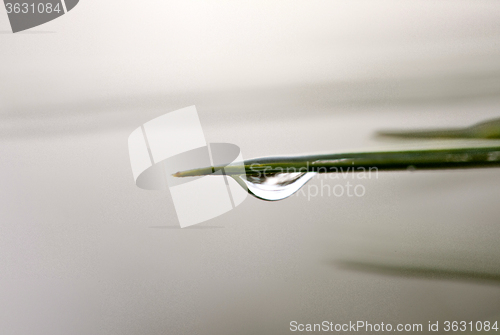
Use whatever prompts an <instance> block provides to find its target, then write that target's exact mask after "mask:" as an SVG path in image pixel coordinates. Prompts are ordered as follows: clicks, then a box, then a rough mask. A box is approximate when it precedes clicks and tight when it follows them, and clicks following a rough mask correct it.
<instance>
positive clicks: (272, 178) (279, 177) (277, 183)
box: [231, 172, 316, 201]
mask: <svg viewBox="0 0 500 335" xmlns="http://www.w3.org/2000/svg"><path fill="white" fill-rule="evenodd" d="M315 175H316V172H294V173H275V174H266V175H264V174H263V175H261V176H252V175H249V176H244V175H233V176H231V177H233V178H234V179H235V180H236V182H238V184H240V185H241V186H243V187H244V188H246V189H248V193H250V194H251V195H253V196H254V197H256V198H259V199H263V200H268V201H276V200H283V199H285V198H288V197H289V196H291V195H292V194H294V193H295V192H297V191H298V190H299V189H300V188H301V187H302V186H304V185H305V184H306V183H307V182H308V181H309V180H311V178H313V177H314V176H315Z"/></svg>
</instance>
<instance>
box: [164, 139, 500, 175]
mask: <svg viewBox="0 0 500 335" xmlns="http://www.w3.org/2000/svg"><path fill="white" fill-rule="evenodd" d="M243 167H244V170H245V173H246V174H247V175H261V174H262V173H263V172H265V173H266V174H273V173H284V172H318V173H335V172H339V170H340V171H343V172H349V170H350V171H352V172H356V171H358V172H359V171H361V170H362V169H366V170H368V169H370V168H372V169H375V168H376V169H377V170H379V171H398V170H408V169H410V170H441V169H465V168H486V167H500V146H494V147H476V148H457V149H432V150H410V151H381V152H357V153H340V154H326V155H307V156H292V157H264V158H254V159H249V160H245V161H244V162H240V163H233V164H230V165H227V166H215V167H211V166H210V167H204V168H199V169H193V170H188V171H180V172H177V173H175V174H174V176H175V177H192V176H203V175H209V174H212V173H213V171H214V170H215V171H218V170H222V169H223V171H224V173H225V174H226V175H241V174H242V171H243ZM347 168H350V169H349V170H347V171H346V169H347Z"/></svg>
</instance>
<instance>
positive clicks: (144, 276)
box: [0, 0, 500, 335]
mask: <svg viewBox="0 0 500 335" xmlns="http://www.w3.org/2000/svg"><path fill="white" fill-rule="evenodd" d="M0 45H1V47H0V61H1V62H0V78H1V80H0V157H1V159H0V311H1V312H0V333H1V334H52V335H54V334H235V333H237V334H257V333H260V334H286V333H289V332H290V326H289V324H290V322H291V321H297V322H298V323H320V322H322V321H324V320H328V321H332V322H334V323H348V322H349V321H353V322H355V321H358V320H363V321H368V322H371V323H380V322H384V323H393V324H397V323H403V324H404V323H421V324H423V325H424V329H426V325H427V324H428V321H431V322H435V321H440V322H441V323H442V322H443V321H445V320H449V321H467V322H469V321H474V322H475V321H486V320H491V321H493V320H499V319H500V246H499V244H498V240H499V237H500V231H499V229H498V224H499V220H498V218H499V213H500V210H499V208H498V207H497V206H498V204H497V202H498V199H499V195H500V187H499V186H500V170H498V169H485V170H467V171H449V172H418V171H415V172H387V173H380V175H379V177H378V178H377V179H370V180H366V181H363V185H364V186H365V188H366V194H365V196H363V197H361V198H359V197H346V196H344V197H333V196H330V197H327V196H324V197H315V198H311V199H309V200H308V199H307V197H304V196H293V197H291V198H289V199H286V200H283V201H280V202H264V201H261V200H258V199H255V198H251V197H249V198H248V199H247V200H246V201H245V202H244V203H243V204H242V205H240V206H239V207H237V208H236V209H235V210H233V211H231V212H229V213H227V214H225V215H223V216H221V217H217V218H215V219H212V220H210V221H207V222H206V223H203V224H201V225H199V226H195V227H193V228H190V229H179V226H178V222H177V217H176V214H175V209H174V207H173V203H172V200H171V198H170V194H169V193H168V191H167V192H150V191H144V190H141V189H139V188H137V187H136V186H135V184H134V181H133V177H132V172H131V168H130V162H129V157H128V148H127V138H128V135H129V134H130V133H131V132H132V131H133V130H134V129H136V128H137V127H138V126H140V125H141V124H143V123H144V122H146V121H149V120H150V119H152V118H154V117H157V116H159V115H162V114H164V113H167V112H170V111H174V110H176V109H179V108H182V107H186V106H190V105H196V107H197V109H198V113H199V116H200V119H201V123H202V126H203V128H204V130H205V136H206V139H207V141H208V142H229V143H234V144H237V145H238V146H240V148H241V149H242V153H243V157H245V158H253V157H259V156H267V155H283V154H303V153H316V152H325V153H327V152H342V151H351V150H375V149H394V148H417V147H421V146H437V145H439V146H458V145H463V142H460V141H457V140H453V141H452V140H446V141H445V140H441V141H439V142H435V141H428V140H427V141H415V140H405V141H399V142H394V141H390V140H388V139H384V140H381V139H377V138H375V137H374V136H373V134H374V132H375V131H376V130H379V129H391V128H394V129H413V128H433V127H437V128H442V127H461V126H468V125H471V124H474V123H476V122H479V121H483V120H486V119H489V118H495V117H500V109H499V107H500V3H499V2H498V1H435V2H429V1H404V2H402V1H349V2H343V1H273V2H269V1H238V2H234V1H203V2H202V1H149V2H137V1H130V0H121V1H106V2H95V1H86V0H82V1H80V3H79V4H78V6H77V7H76V8H75V9H74V10H72V11H71V12H69V13H68V14H66V15H64V16H62V17H61V18H59V19H56V20H54V21H51V22H49V23H47V24H44V25H42V26H39V27H35V28H33V29H31V30H27V31H25V32H21V33H17V34H12V33H11V30H10V26H9V22H8V18H7V14H6V12H5V11H3V10H1V11H0ZM470 143H471V142H470V141H468V142H467V144H470ZM495 143H496V144H497V145H498V143H499V142H494V141H488V142H487V141H474V142H473V143H472V144H479V145H485V144H486V145H492V144H495ZM323 182H324V183H325V182H326V183H332V184H334V183H339V182H343V181H338V180H323ZM311 183H313V185H314V184H316V185H320V180H318V179H315V180H312V181H311Z"/></svg>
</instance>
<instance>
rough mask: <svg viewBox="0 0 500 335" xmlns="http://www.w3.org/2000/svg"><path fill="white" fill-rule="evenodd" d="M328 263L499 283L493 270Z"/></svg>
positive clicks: (498, 275)
mask: <svg viewBox="0 0 500 335" xmlns="http://www.w3.org/2000/svg"><path fill="white" fill-rule="evenodd" d="M330 264H331V265H333V266H335V267H337V268H340V269H344V270H351V271H359V272H365V273H374V274H380V275H386V276H395V277H406V278H421V279H433V280H453V281H467V282H475V283H489V284H496V285H500V273H494V272H480V271H473V270H452V269H440V268H432V267H424V266H405V265H391V264H381V263H368V262H359V261H332V262H330Z"/></svg>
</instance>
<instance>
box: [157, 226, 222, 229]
mask: <svg viewBox="0 0 500 335" xmlns="http://www.w3.org/2000/svg"><path fill="white" fill-rule="evenodd" d="M149 228H153V229H219V228H225V227H222V226H191V227H186V228H181V227H179V226H150V227H149Z"/></svg>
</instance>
